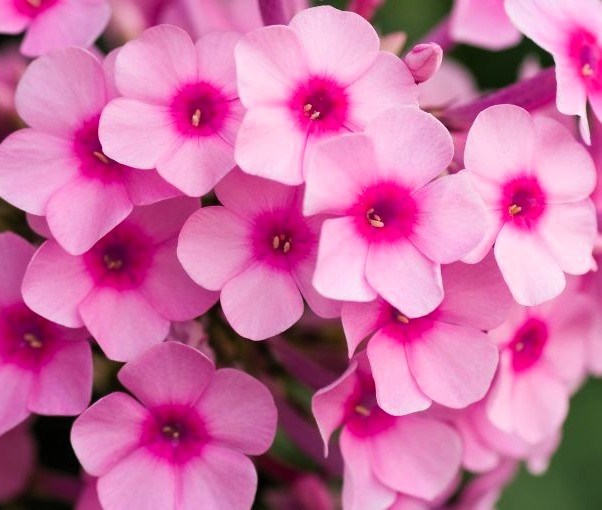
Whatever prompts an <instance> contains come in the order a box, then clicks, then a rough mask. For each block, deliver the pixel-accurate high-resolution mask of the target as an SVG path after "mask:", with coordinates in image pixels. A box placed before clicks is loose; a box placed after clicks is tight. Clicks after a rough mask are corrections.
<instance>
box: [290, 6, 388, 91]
mask: <svg viewBox="0 0 602 510" xmlns="http://www.w3.org/2000/svg"><path fill="white" fill-rule="evenodd" d="M289 26H290V27H291V28H292V29H293V30H294V31H295V34H296V35H297V37H298V38H299V41H300V42H301V45H302V46H303V48H304V50H305V55H306V57H307V60H308V67H309V70H310V72H311V73H313V74H317V75H320V76H323V75H326V76H334V77H336V78H337V79H339V80H342V81H345V82H351V81H353V80H355V79H357V78H359V77H360V76H361V75H362V73H364V72H366V70H367V69H368V68H369V67H370V66H371V65H372V64H373V62H374V60H375V59H376V56H377V55H378V51H379V39H378V35H377V34H376V31H375V30H374V28H372V25H370V23H368V22H367V21H366V20H365V19H364V18H362V17H361V16H359V15H357V14H355V13H352V12H345V11H339V10H337V9H334V8H333V7H330V6H321V7H317V8H314V9H307V10H304V11H301V12H300V13H299V14H297V15H296V16H295V17H294V18H293V19H292V20H291V22H290V24H289ZM349 34H353V37H349Z"/></svg>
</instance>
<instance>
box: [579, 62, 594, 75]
mask: <svg viewBox="0 0 602 510" xmlns="http://www.w3.org/2000/svg"><path fill="white" fill-rule="evenodd" d="M581 74H582V75H583V76H593V74H594V70H593V69H592V66H591V65H589V64H584V65H583V67H582V68H581Z"/></svg>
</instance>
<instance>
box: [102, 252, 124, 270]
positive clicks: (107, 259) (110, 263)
mask: <svg viewBox="0 0 602 510" xmlns="http://www.w3.org/2000/svg"><path fill="white" fill-rule="evenodd" d="M103 261H104V263H105V266H107V269H110V270H111V271H112V270H115V269H121V267H122V266H123V261H122V260H118V259H117V260H115V259H113V258H111V256H110V255H105V256H104V257H103Z"/></svg>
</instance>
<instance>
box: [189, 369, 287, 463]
mask: <svg viewBox="0 0 602 510" xmlns="http://www.w3.org/2000/svg"><path fill="white" fill-rule="evenodd" d="M195 408H196V409H197V410H198V411H199V413H200V415H201V416H202V417H203V418H204V424H205V427H206V428H207V432H208V433H209V435H210V437H211V441H212V442H215V443H216V444H218V445H219V446H221V447H224V448H228V449H231V450H236V451H238V452H240V453H244V454H246V455H261V454H263V453H265V452H266V451H267V449H268V448H269V447H270V445H271V444H272V441H273V440H274V435H275V434H276V422H277V421H278V416H277V413H276V405H275V404H274V399H273V397H272V395H271V394H270V392H269V391H268V389H267V388H266V387H265V386H264V385H263V384H262V383H260V382H259V381H258V380H257V379H255V378H254V377H251V376H250V375H248V374H245V373H244V372H241V371H240V370H234V369H231V368H223V369H221V370H218V371H217V372H216V373H215V376H214V377H213V379H212V380H211V382H210V383H209V386H208V387H207V389H206V390H205V391H204V393H203V395H202V396H201V398H200V400H199V402H198V403H197V405H196V406H195Z"/></svg>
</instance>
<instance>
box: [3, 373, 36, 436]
mask: <svg viewBox="0 0 602 510" xmlns="http://www.w3.org/2000/svg"><path fill="white" fill-rule="evenodd" d="M32 384H33V373H31V372H30V371H28V370H24V369H21V368H19V367H18V366H17V365H13V364H8V363H2V364H1V365H0V388H1V390H0V408H1V409H2V413H0V434H4V433H5V432H7V431H9V430H10V429H12V428H13V427H15V426H16V425H18V424H19V423H21V422H22V421H23V420H25V418H27V417H28V416H29V414H30V411H29V409H28V407H27V399H28V397H29V393H30V391H31V387H32Z"/></svg>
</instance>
